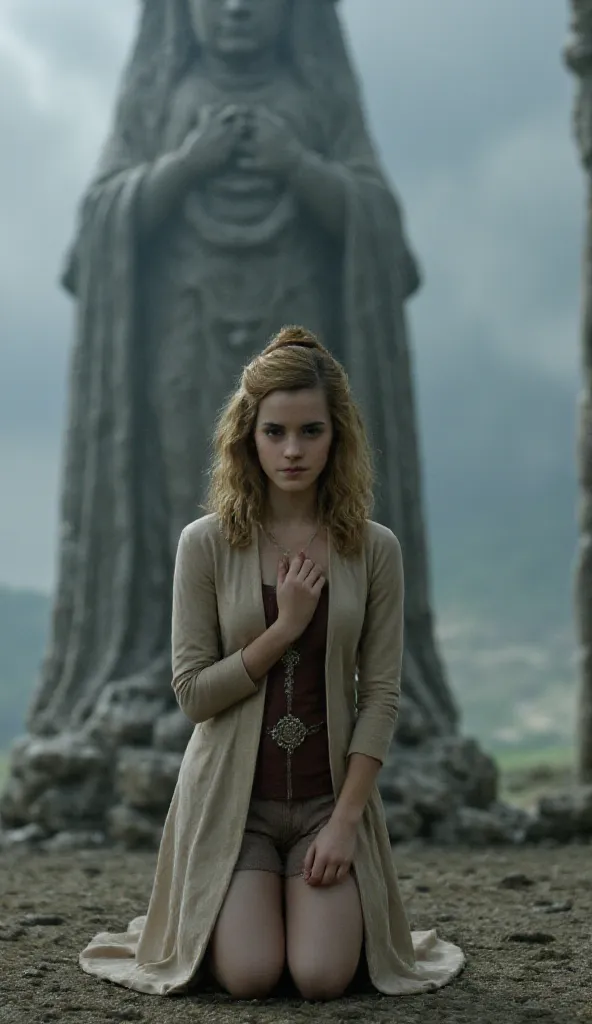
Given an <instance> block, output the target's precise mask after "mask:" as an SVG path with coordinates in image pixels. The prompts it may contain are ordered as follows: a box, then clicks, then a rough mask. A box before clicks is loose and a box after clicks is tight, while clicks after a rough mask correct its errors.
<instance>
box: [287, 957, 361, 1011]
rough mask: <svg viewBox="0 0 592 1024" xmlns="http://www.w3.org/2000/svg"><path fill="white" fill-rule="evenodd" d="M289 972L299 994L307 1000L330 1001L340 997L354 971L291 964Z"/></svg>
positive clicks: (319, 964)
mask: <svg viewBox="0 0 592 1024" xmlns="http://www.w3.org/2000/svg"><path fill="white" fill-rule="evenodd" d="M290 973H291V975H292V980H293V981H294V984H295V985H296V988H297V989H298V991H299V993H300V995H301V996H302V998H303V999H306V1000H307V1001H308V1002H330V1001H331V1000H332V999H341V997H342V996H343V995H344V994H345V991H346V989H347V988H348V986H349V985H350V983H351V981H352V980H353V977H354V974H355V971H347V970H343V969H342V970H339V971H335V970H332V969H331V968H330V967H329V966H327V965H325V966H324V965H323V963H322V961H321V962H318V963H316V964H312V963H311V964H304V963H301V964H291V965H290Z"/></svg>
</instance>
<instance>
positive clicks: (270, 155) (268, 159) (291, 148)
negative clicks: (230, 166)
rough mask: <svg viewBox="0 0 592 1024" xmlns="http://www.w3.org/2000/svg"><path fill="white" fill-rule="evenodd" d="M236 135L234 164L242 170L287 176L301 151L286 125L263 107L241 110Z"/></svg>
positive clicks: (299, 158) (302, 151)
mask: <svg viewBox="0 0 592 1024" xmlns="http://www.w3.org/2000/svg"><path fill="white" fill-rule="evenodd" d="M240 135H241V137H240V142H239V148H238V165H239V167H241V168H242V169H243V170H249V171H255V172H262V173H265V172H267V173H271V174H278V175H281V176H287V175H288V174H289V173H290V171H291V170H292V169H293V168H294V167H295V166H297V164H298V163H299V162H300V160H301V158H302V155H303V153H304V148H303V146H302V143H301V142H300V141H299V140H298V139H297V138H296V136H295V135H294V134H293V132H292V131H291V129H290V127H289V126H288V125H287V124H286V123H285V121H282V119H281V118H279V117H277V116H276V115H275V114H273V113H272V112H271V111H270V110H268V109H267V108H266V107H255V108H254V109H252V110H249V111H247V112H246V113H245V114H244V116H243V120H242V125H241V130H240Z"/></svg>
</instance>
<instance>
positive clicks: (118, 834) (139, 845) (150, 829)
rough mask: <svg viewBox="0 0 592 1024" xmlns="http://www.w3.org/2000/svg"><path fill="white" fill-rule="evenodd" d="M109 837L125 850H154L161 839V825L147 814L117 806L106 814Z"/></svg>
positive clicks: (120, 805)
mask: <svg viewBox="0 0 592 1024" xmlns="http://www.w3.org/2000/svg"><path fill="white" fill-rule="evenodd" d="M107 828H108V835H109V837H110V838H111V839H112V840H114V841H115V842H117V843H121V844H122V845H123V846H125V848H126V849H129V850H133V849H150V850H153V849H156V848H157V847H158V845H159V843H160V840H161V838H162V830H163V825H162V824H160V823H159V822H157V821H155V820H154V819H153V818H151V817H150V816H149V815H147V814H142V813H141V812H140V811H137V810H134V809H133V808H131V807H126V806H125V804H118V805H117V806H115V807H111V808H110V809H109V811H108V813H107Z"/></svg>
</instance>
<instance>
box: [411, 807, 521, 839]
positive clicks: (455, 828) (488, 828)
mask: <svg viewBox="0 0 592 1024" xmlns="http://www.w3.org/2000/svg"><path fill="white" fill-rule="evenodd" d="M431 838H432V839H433V840H435V842H437V843H442V844H443V845H445V846H455V845H456V844H457V843H458V844H461V845H466V846H495V845H498V844H501V843H507V842H509V841H510V840H509V838H508V832H507V829H506V828H505V826H504V823H503V822H502V821H501V820H500V818H499V817H498V816H497V815H496V814H492V813H490V812H489V811H480V810H477V808H475V807H459V808H458V810H456V811H455V812H454V813H453V814H451V815H449V816H448V817H447V818H445V819H444V820H443V821H438V822H436V823H435V825H434V827H433V828H432V832H431Z"/></svg>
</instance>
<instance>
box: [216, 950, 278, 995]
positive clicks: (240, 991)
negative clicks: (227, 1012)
mask: <svg viewBox="0 0 592 1024" xmlns="http://www.w3.org/2000/svg"><path fill="white" fill-rule="evenodd" d="M283 969H284V964H283V961H281V962H280V960H279V958H278V959H277V960H276V962H273V961H270V960H267V961H265V962H256V963H249V961H248V960H246V959H245V961H243V963H241V964H238V963H235V964H228V965H227V966H225V967H224V968H222V969H218V970H215V975H216V978H217V980H218V982H219V983H220V984H221V985H222V987H223V988H224V989H225V990H226V992H228V994H229V995H230V996H232V998H233V999H266V998H267V997H268V996H269V995H271V993H272V992H273V990H274V989H275V988H276V986H277V984H278V982H279V980H280V978H281V976H282V973H283Z"/></svg>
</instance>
